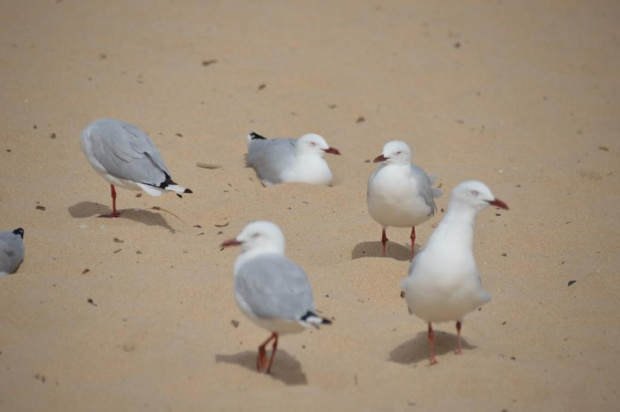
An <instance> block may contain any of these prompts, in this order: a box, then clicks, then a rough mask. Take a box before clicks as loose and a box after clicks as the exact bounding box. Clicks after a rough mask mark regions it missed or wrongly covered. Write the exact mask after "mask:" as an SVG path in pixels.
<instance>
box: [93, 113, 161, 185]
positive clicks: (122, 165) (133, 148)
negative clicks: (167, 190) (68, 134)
mask: <svg viewBox="0 0 620 412" xmlns="http://www.w3.org/2000/svg"><path fill="white" fill-rule="evenodd" d="M88 132H89V133H90V135H91V142H92V153H93V156H94V157H95V158H96V159H97V161H99V163H101V165H102V166H103V167H105V168H106V170H107V171H108V173H109V174H111V175H113V176H115V177H118V178H121V179H127V180H132V181H134V182H139V183H146V184H149V185H154V186H159V185H160V184H162V183H163V182H164V181H165V180H166V176H165V174H166V173H167V174H168V176H170V171H169V170H168V168H167V167H166V164H165V163H164V160H163V159H162V158H161V155H160V154H159V152H158V151H157V148H156V147H155V145H154V144H153V142H152V141H151V139H150V138H149V137H148V136H147V135H146V133H144V132H143V131H142V130H140V129H138V128H137V127H136V126H134V125H132V124H129V123H125V122H121V121H118V120H110V119H101V120H98V121H96V122H94V123H93V124H92V125H91V127H90V128H88Z"/></svg>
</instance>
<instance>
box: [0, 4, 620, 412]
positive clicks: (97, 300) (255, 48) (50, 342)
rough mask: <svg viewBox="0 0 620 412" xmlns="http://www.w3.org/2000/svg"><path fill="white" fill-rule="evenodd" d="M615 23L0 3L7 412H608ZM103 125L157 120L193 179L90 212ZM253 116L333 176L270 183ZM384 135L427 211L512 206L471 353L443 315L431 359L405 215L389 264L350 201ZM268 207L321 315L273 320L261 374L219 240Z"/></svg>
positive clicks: (360, 196)
mask: <svg viewBox="0 0 620 412" xmlns="http://www.w3.org/2000/svg"><path fill="white" fill-rule="evenodd" d="M619 20H620V6H619V5H618V4H617V3H616V2H605V1H564V0H561V1H560V0H558V1H545V2H540V1H535V0H529V1H512V2H509V1H503V2H501V1H495V2H492V1H467V2H461V1H446V2H435V1H430V0H429V1H416V2H412V1H401V0H395V1H388V2H369V1H331V2H328V1H318V2H317V1H288V2H284V1H236V0H235V1H198V0H195V1H191V0H185V1H183V0H177V1H168V0H152V1H148V2H146V1H143V2H132V1H120V0H119V1H106V2H95V1H71V0H64V1H61V0H57V1H54V0H46V1H34V0H24V1H13V2H8V1H6V2H3V3H2V4H1V5H0V39H1V40H0V47H1V48H2V54H1V57H0V73H1V76H2V97H1V102H2V103H1V111H0V119H1V122H0V170H1V173H2V179H0V229H1V230H8V229H14V228H16V227H20V226H21V227H23V228H24V229H25V231H26V235H25V244H26V260H25V261H24V263H23V264H22V266H21V267H20V268H19V271H18V272H17V273H16V274H14V275H12V276H8V277H4V278H1V279H0V410H3V411H42V410H46V411H69V410H76V411H77V410H79V411H86V410H100V411H104V410H105V411H130V410H156V411H160V410H161V411H183V410H188V411H191V410H231V411H232V410H255V411H256V410H259V411H260V410H271V411H273V410H294V411H305V410H308V411H310V410H313V411H316V410H338V411H340V410H369V411H377V410H385V411H392V410H393V411H402V410H467V411H502V410H507V411H531V410H544V411H568V410H575V411H582V410H618V409H619V408H620V395H619V393H618V392H619V389H618V388H619V387H620V386H619V383H620V379H619V378H620V372H619V371H620V352H619V346H618V338H619V337H620V326H619V325H620V323H619V321H620V315H619V313H620V312H619V309H620V304H619V299H618V294H619V293H620V282H618V276H617V271H618V267H619V266H620V258H619V257H618V256H619V255H618V246H619V244H620V235H619V233H620V232H619V229H620V223H619V222H620V208H619V207H618V206H617V205H618V202H619V200H620V180H619V178H620V162H619V154H620V144H619V142H620V139H619V136H618V133H619V131H620V120H619V119H620V117H619V116H618V114H619V113H620V76H618V74H619V73H620V60H619V59H618V45H619V41H620V28H618V21H619ZM101 117H111V118H118V119H123V120H125V121H128V122H131V123H134V124H136V125H138V126H139V127H141V128H142V129H143V130H145V131H146V132H148V133H149V134H150V135H151V137H152V139H153V140H154V142H155V143H156V145H157V146H158V148H159V150H160V152H161V153H162V155H163V157H164V159H165V161H166V163H167V165H168V166H169V168H170V169H171V170H172V173H173V178H174V179H175V180H177V181H178V182H179V183H180V184H182V185H184V186H187V187H190V188H191V189H193V190H194V194H193V195H186V196H184V197H183V199H178V198H176V197H175V196H173V195H167V196H164V197H161V198H152V197H150V196H148V195H146V194H143V195H142V196H141V197H136V193H137V192H132V191H127V190H123V189H119V190H118V192H119V197H118V207H119V209H120V210H121V211H122V217H121V218H119V219H114V220H110V219H99V218H98V217H97V216H98V215H99V214H102V213H108V212H109V211H110V207H111V202H110V194H109V185H107V183H106V182H105V181H104V180H103V179H101V178H100V177H99V176H98V175H96V174H95V173H94V172H93V170H92V169H91V167H90V166H89V164H88V163H87V161H86V159H85V157H84V156H83V154H82V152H81V148H80V143H79V136H80V133H81V131H82V129H83V128H84V127H85V126H86V125H87V124H88V123H90V122H91V121H93V120H95V119H98V118H101ZM249 131H256V132H257V133H260V134H263V135H265V136H271V137H275V136H285V137H298V136H301V135H302V134H304V133H307V132H315V133H319V134H321V135H323V136H324V137H325V138H326V140H327V141H328V142H329V143H330V144H331V145H332V146H334V147H336V148H338V149H339V150H340V151H341V152H342V156H328V158H327V159H328V162H329V163H330V165H331V167H332V170H333V171H334V174H335V176H336V177H335V181H334V185H333V187H316V186H308V185H303V184H290V185H280V186H276V187H270V188H265V187H262V186H261V184H260V183H259V182H258V180H257V178H256V176H255V174H254V172H253V170H251V169H248V168H245V167H244V158H243V156H244V153H245V151H246V143H245V136H246V135H247V133H248V132H249ZM395 139H398V140H404V141H406V142H408V143H409V145H410V146H411V147H412V150H413V152H414V161H415V162H416V163H417V164H418V165H420V166H421V167H422V168H424V169H425V170H426V171H427V172H429V173H436V174H438V175H439V176H440V181H441V184H442V186H443V189H444V190H445V191H446V193H447V194H446V195H444V196H443V197H442V198H440V199H439V200H438V206H439V207H440V208H444V209H445V207H446V206H447V204H448V199H449V195H448V194H449V191H450V190H451V189H452V188H453V187H454V186H455V185H456V184H458V183H459V182H461V181H463V180H466V179H478V180H482V181H484V182H485V183H486V184H487V185H488V186H489V187H490V188H491V189H492V190H493V192H494V193H495V195H496V196H497V197H499V198H501V199H502V200H504V201H506V202H507V203H508V204H509V205H510V207H511V210H510V211H501V212H500V211H498V210H494V209H492V208H489V209H487V210H485V211H484V212H483V213H481V215H480V216H479V217H478V220H477V224H476V238H475V255H476V258H477V262H478V265H479V267H480V271H481V274H482V278H483V282H484V285H485V288H486V289H487V290H488V291H489V292H490V293H491V294H492V296H493V301H492V302H491V303H489V304H488V305H486V306H484V307H483V308H482V310H480V311H476V312H475V313H472V314H470V315H468V316H467V317H466V319H465V323H464V326H463V337H464V354H463V356H456V355H454V353H453V351H454V349H455V347H456V331H455V329H454V325H453V324H448V323H445V324H439V325H436V327H435V329H436V331H437V332H436V333H437V345H438V348H437V359H438V361H439V364H438V365H436V366H433V367H430V366H429V359H428V356H429V350H428V343H427V339H426V329H425V328H426V326H425V324H424V322H423V321H421V320H419V319H417V318H415V317H411V316H409V315H408V313H407V310H406V307H405V303H404V301H403V300H402V299H400V297H399V296H398V295H399V288H398V285H399V282H400V280H401V279H402V278H403V277H404V276H405V274H406V273H407V269H408V262H407V257H408V254H409V247H410V243H408V242H409V230H408V229H406V228H401V229H398V228H393V229H390V230H389V231H388V236H389V237H390V239H391V240H392V242H391V243H390V244H389V247H388V257H386V258H383V257H381V256H380V255H381V252H380V250H381V244H380V236H381V228H380V226H379V225H378V224H377V223H375V222H374V221H373V220H372V219H371V218H370V216H369V215H368V211H367V209H366V204H365V195H366V180H367V177H368V176H369V175H370V173H371V172H372V171H373V170H374V168H375V165H373V164H372V163H369V162H368V160H370V159H373V158H374V157H375V156H377V155H379V154H380V152H381V148H382V146H383V144H384V143H385V142H387V141H389V140H395ZM197 162H204V163H212V164H219V165H222V167H221V168H219V169H212V170H209V169H202V168H198V167H196V163H197ZM37 206H41V207H44V209H45V210H40V208H39V209H37ZM154 206H159V207H161V208H164V209H166V210H168V211H170V212H172V213H174V214H175V215H177V216H178V217H179V218H178V219H177V218H176V217H174V216H172V215H171V214H169V213H166V212H164V211H157V210H152V209H151V208H152V207H154ZM442 215H443V213H439V214H438V215H437V216H436V217H434V218H433V219H432V220H431V221H429V222H427V223H425V224H423V225H421V226H419V227H418V231H417V232H418V241H417V244H416V248H417V249H418V250H419V249H421V248H423V246H424V244H425V242H426V240H427V239H428V237H429V235H430V233H431V232H432V230H433V226H434V225H436V224H437V223H439V221H440V220H441V217H442ZM259 219H266V220H271V221H274V222H276V223H277V224H279V225H280V226H281V227H282V229H283V231H284V233H285V235H286V238H287V253H288V256H289V257H290V258H291V259H293V260H294V261H296V262H298V263H299V264H300V265H302V266H303V267H304V268H305V269H306V271H307V273H308V275H309V277H310V279H311V282H312V285H313V288H314V292H315V301H316V304H317V307H318V308H319V309H320V310H321V313H323V314H324V315H325V316H329V317H333V318H334V323H333V325H331V326H329V327H323V328H321V330H318V331H317V330H309V331H306V332H305V333H303V334H299V335H293V336H284V337H283V338H282V339H281V340H280V351H279V352H278V355H277V357H276V361H275V364H274V368H273V374H272V375H271V376H269V375H262V374H258V373H257V372H256V371H255V369H254V361H255V356H256V348H257V346H258V345H259V344H260V343H261V342H262V341H263V340H264V339H265V338H266V337H267V336H268V334H267V333H266V332H265V331H263V330H261V329H259V328H258V327H256V326H255V325H253V324H252V323H251V322H250V321H249V320H247V319H246V318H245V317H244V316H243V315H242V313H241V312H240V311H239V309H238V308H237V307H236V305H235V303H234V298H233V293H232V267H233V263H234V260H235V258H236V255H237V253H238V251H237V250H234V249H226V250H221V249H220V247H219V245H220V243H221V242H222V241H224V240H226V239H229V238H232V237H234V236H235V235H236V234H237V233H238V232H239V231H240V230H241V229H242V228H243V227H244V226H245V225H246V224H247V223H248V222H250V221H253V220H259ZM198 226H199V227H198ZM569 281H576V283H574V284H572V286H568V282H569ZM232 321H237V322H238V325H237V326H235V325H234V324H233V323H234V322H232Z"/></svg>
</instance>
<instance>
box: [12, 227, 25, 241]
mask: <svg viewBox="0 0 620 412" xmlns="http://www.w3.org/2000/svg"><path fill="white" fill-rule="evenodd" d="M13 234H14V235H19V237H21V238H22V239H23V238H24V229H22V228H21V227H18V228H17V229H15V230H14V231H13Z"/></svg>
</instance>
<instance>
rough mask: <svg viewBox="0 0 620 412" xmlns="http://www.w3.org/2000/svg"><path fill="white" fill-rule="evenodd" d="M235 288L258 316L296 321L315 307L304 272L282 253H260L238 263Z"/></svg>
mask: <svg viewBox="0 0 620 412" xmlns="http://www.w3.org/2000/svg"><path fill="white" fill-rule="evenodd" d="M235 289H236V291H237V293H239V294H240V295H241V296H242V297H243V299H244V300H245V301H246V303H247V304H248V305H249V306H250V309H251V310H252V312H253V313H254V314H255V315H256V316H257V317H259V318H264V319H270V318H281V319H286V320H291V321H296V320H299V319H300V318H301V317H302V316H304V315H305V314H306V313H307V312H308V311H314V299H313V297H312V288H311V286H310V282H309V281H308V277H307V276H306V273H305V272H304V270H303V269H302V268H301V267H299V266H298V265H297V264H295V263H294V262H292V261H290V260H288V259H287V258H286V257H284V256H281V255H265V256H259V257H257V258H255V259H252V260H250V261H248V262H247V263H246V264H244V265H243V266H241V268H239V273H238V274H237V276H236V279H235Z"/></svg>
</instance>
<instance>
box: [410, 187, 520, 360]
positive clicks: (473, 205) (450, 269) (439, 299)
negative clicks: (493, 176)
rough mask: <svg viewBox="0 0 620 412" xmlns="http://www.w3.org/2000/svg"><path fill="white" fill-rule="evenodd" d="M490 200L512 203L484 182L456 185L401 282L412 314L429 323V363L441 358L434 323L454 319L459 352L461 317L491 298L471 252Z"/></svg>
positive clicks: (501, 203) (500, 204)
mask: <svg viewBox="0 0 620 412" xmlns="http://www.w3.org/2000/svg"><path fill="white" fill-rule="evenodd" d="M489 205H491V206H495V207H499V208H502V209H506V210H508V205H506V203H504V202H503V201H501V200H499V199H497V198H496V197H495V196H494V195H493V193H491V190H490V189H489V188H488V187H487V186H486V185H484V184H483V183H481V182H477V181H466V182H463V183H461V184H459V185H458V186H456V187H455V188H454V189H453V190H452V196H451V197H450V203H449V205H448V211H447V213H446V215H445V216H444V218H443V220H442V221H441V223H440V224H439V226H438V227H437V229H435V231H434V232H433V234H432V235H431V237H430V239H429V240H428V242H427V243H426V246H425V247H424V250H423V251H422V252H420V253H418V254H417V255H416V257H415V258H414V259H413V261H412V262H411V267H410V268H409V275H408V276H407V277H406V278H405V279H403V281H402V283H401V289H402V290H403V291H404V292H405V299H406V301H407V307H408V308H409V313H411V314H414V315H416V316H417V317H419V318H420V319H423V320H424V321H426V322H427V323H428V339H429V343H430V346H431V365H432V364H435V363H437V360H436V359H435V350H434V333H433V327H432V325H431V324H432V323H433V322H449V321H456V330H457V341H458V346H457V351H456V353H457V354H461V353H462V351H461V324H462V321H463V316H465V314H467V313H469V312H471V311H473V310H475V309H476V308H478V307H480V306H482V305H484V304H485V303H487V302H489V301H490V300H491V295H490V294H489V293H488V292H486V291H485V290H484V289H482V281H481V280H480V274H479V273H478V267H477V266H476V261H475V259H474V254H473V241H474V220H475V218H476V215H477V214H478V212H480V211H481V210H482V209H484V208H485V207H487V206H489Z"/></svg>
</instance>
